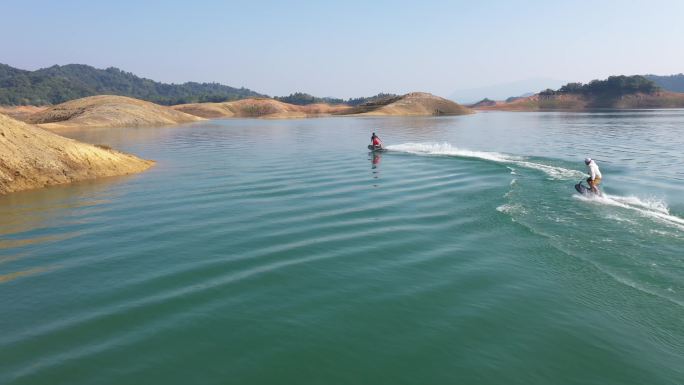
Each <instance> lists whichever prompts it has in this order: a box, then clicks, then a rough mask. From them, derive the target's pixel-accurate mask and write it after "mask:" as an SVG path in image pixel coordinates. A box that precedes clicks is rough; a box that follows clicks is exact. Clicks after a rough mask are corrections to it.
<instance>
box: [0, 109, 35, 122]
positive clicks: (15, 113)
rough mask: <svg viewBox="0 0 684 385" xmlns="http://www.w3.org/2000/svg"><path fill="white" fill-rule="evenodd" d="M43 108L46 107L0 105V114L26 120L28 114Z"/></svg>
mask: <svg viewBox="0 0 684 385" xmlns="http://www.w3.org/2000/svg"><path fill="white" fill-rule="evenodd" d="M45 109H47V107H46V106H0V114H5V115H7V116H9V117H10V118H14V119H17V120H21V121H22V122H24V121H26V120H28V118H29V116H31V115H33V114H35V113H37V112H41V111H44V110H45Z"/></svg>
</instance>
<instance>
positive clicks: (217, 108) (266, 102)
mask: <svg viewBox="0 0 684 385" xmlns="http://www.w3.org/2000/svg"><path fill="white" fill-rule="evenodd" d="M172 108H173V109H174V110H177V111H182V112H185V113H188V114H192V115H196V116H200V117H203V118H208V119H214V118H272V119H283V118H307V117H312V116H321V115H330V114H333V113H337V112H340V111H344V110H347V109H349V107H348V106H344V105H329V104H323V103H321V104H310V105H306V106H299V105H294V104H289V103H284V102H280V101H278V100H275V99H267V98H250V99H242V100H236V101H232V102H223V103H192V104H179V105H177V106H173V107H172Z"/></svg>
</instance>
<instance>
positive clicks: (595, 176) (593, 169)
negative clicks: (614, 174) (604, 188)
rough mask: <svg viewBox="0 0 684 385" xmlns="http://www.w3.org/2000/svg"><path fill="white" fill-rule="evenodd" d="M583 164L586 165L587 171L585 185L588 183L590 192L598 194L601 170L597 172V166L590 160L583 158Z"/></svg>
mask: <svg viewBox="0 0 684 385" xmlns="http://www.w3.org/2000/svg"><path fill="white" fill-rule="evenodd" d="M584 164H586V165H587V170H588V172H589V178H587V183H589V187H591V191H592V192H594V193H595V194H599V189H598V185H599V184H601V170H599V166H598V164H596V162H595V161H594V160H593V159H591V158H585V159H584Z"/></svg>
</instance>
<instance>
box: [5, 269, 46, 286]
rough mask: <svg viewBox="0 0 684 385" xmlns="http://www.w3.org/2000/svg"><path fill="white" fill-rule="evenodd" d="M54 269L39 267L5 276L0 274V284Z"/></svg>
mask: <svg viewBox="0 0 684 385" xmlns="http://www.w3.org/2000/svg"><path fill="white" fill-rule="evenodd" d="M55 269H56V266H50V267H46V266H41V267H34V268H31V269H28V270H22V271H15V272H12V273H7V274H0V283H5V282H9V281H12V280H14V279H17V278H22V277H27V276H29V275H35V274H40V273H44V272H46V271H50V270H55Z"/></svg>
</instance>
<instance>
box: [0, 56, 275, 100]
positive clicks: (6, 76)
mask: <svg viewBox="0 0 684 385" xmlns="http://www.w3.org/2000/svg"><path fill="white" fill-rule="evenodd" d="M103 94H109V95H120V96H129V97H133V98H137V99H143V100H147V101H150V102H154V103H158V104H165V105H173V104H182V103H195V102H222V101H228V100H237V99H244V98H249V97H261V96H265V95H262V94H260V93H258V92H254V91H252V90H249V89H247V88H234V87H229V86H225V85H222V84H218V83H195V82H188V83H183V84H166V83H160V82H156V81H154V80H150V79H145V78H141V77H138V76H136V75H134V74H132V73H130V72H124V71H122V70H120V69H118V68H114V67H110V68H107V69H104V70H103V69H97V68H94V67H91V66H88V65H83V64H68V65H64V66H58V65H55V66H52V67H48V68H42V69H39V70H36V71H26V70H21V69H18V68H13V67H10V66H8V65H6V64H0V105H47V104H59V103H63V102H66V101H69V100H73V99H79V98H83V97H86V96H94V95H103Z"/></svg>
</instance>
